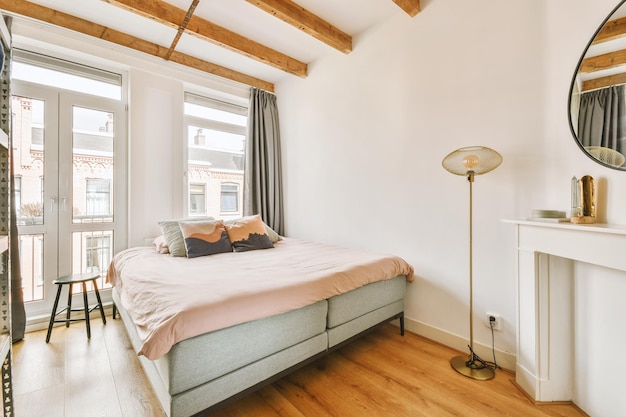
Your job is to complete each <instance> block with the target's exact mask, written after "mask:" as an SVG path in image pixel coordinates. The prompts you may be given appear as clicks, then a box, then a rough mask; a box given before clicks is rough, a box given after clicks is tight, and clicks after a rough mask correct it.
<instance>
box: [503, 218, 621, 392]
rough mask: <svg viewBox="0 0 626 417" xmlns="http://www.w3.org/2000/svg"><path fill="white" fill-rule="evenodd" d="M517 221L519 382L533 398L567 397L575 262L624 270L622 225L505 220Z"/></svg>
mask: <svg viewBox="0 0 626 417" xmlns="http://www.w3.org/2000/svg"><path fill="white" fill-rule="evenodd" d="M505 222H507V223H513V224H515V226H516V243H517V247H516V249H517V257H516V260H517V313H518V315H517V321H518V323H517V352H516V353H517V356H516V369H515V371H516V374H515V380H516V382H517V384H518V385H519V386H520V387H521V388H522V389H524V390H525V391H526V392H527V393H528V394H529V395H530V396H531V397H532V398H534V399H535V400H536V401H570V400H572V392H573V380H574V375H573V367H574V351H573V350H574V322H573V321H574V307H575V306H574V291H573V288H574V283H573V271H574V262H575V261H578V262H586V263H589V264H593V265H600V266H604V267H607V268H612V269H616V270H619V271H626V256H624V253H626V227H623V226H611V225H606V224H591V225H577V224H572V223H544V222H533V221H524V220H505Z"/></svg>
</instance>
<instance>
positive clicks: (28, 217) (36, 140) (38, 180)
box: [11, 96, 45, 226]
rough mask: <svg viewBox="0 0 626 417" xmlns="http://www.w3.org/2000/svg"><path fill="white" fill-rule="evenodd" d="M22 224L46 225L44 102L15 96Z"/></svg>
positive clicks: (16, 171) (18, 200) (19, 217)
mask: <svg viewBox="0 0 626 417" xmlns="http://www.w3.org/2000/svg"><path fill="white" fill-rule="evenodd" d="M11 106H12V107H11V111H12V115H13V126H12V129H13V152H14V153H13V158H14V160H15V164H14V174H13V175H15V177H16V179H18V178H19V180H17V181H16V186H18V187H19V189H16V191H17V195H16V208H17V222H18V225H20V226H23V225H34V224H43V222H44V217H43V214H44V210H43V173H44V142H45V140H44V137H45V132H44V126H45V124H44V111H43V109H44V102H43V101H42V100H35V99H32V98H29V97H19V96H12V97H11Z"/></svg>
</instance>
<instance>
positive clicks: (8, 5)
mask: <svg viewBox="0 0 626 417" xmlns="http://www.w3.org/2000/svg"><path fill="white" fill-rule="evenodd" d="M0 9H1V10H3V11H6V12H9V13H14V14H17V15H21V16H25V17H29V18H32V19H35V20H39V21H42V22H46V23H50V24H52V25H55V26H60V27H63V28H66V29H69V30H72V31H74V32H79V33H83V34H85V35H89V36H92V37H95V38H99V39H102V40H105V41H108V42H112V43H115V44H117V45H121V46H124V47H127V48H131V49H134V50H136V51H140V52H143V53H146V54H149V55H153V56H156V57H159V58H164V57H165V55H166V54H167V51H168V48H165V47H162V46H160V45H157V44H155V43H152V42H148V41H146V40H143V39H140V38H137V37H135V36H131V35H128V34H126V33H122V32H119V31H116V30H114V29H111V28H108V27H106V26H102V25H98V24H96V23H93V22H90V21H88V20H85V19H81V18H79V17H76V16H72V15H69V14H67V13H63V12H60V11H58V10H54V9H51V8H48V7H45V6H41V5H38V4H35V3H32V2H29V1H26V0H0ZM170 60H171V61H172V62H176V63H178V64H181V65H185V66H187V67H190V68H194V69H196V70H199V71H203V72H206V73H209V74H213V75H217V76H219V77H222V78H226V79H229V80H232V81H236V82H238V83H242V84H246V85H249V86H252V87H257V88H260V89H263V90H266V91H270V92H273V91H274V84H272V83H270V82H267V81H264V80H261V79H258V78H255V77H252V76H249V75H246V74H243V73H241V72H238V71H234V70H231V69H229V68H225V67H222V66H220V65H217V64H213V63H211V62H207V61H203V60H201V59H198V58H194V57H192V56H189V55H185V54H182V53H180V52H173V53H172V56H171V58H170Z"/></svg>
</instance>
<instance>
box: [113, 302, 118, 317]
mask: <svg viewBox="0 0 626 417" xmlns="http://www.w3.org/2000/svg"><path fill="white" fill-rule="evenodd" d="M116 317H117V306H116V305H115V303H113V320H115V318H116Z"/></svg>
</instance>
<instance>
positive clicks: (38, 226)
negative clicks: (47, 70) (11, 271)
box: [11, 81, 126, 320]
mask: <svg viewBox="0 0 626 417" xmlns="http://www.w3.org/2000/svg"><path fill="white" fill-rule="evenodd" d="M11 92H12V103H11V104H12V122H13V128H14V130H13V135H14V136H13V146H14V171H13V174H14V176H15V183H16V207H17V221H18V235H19V242H20V260H21V269H22V271H21V275H22V287H23V291H24V299H25V302H26V304H25V306H26V313H27V317H28V318H29V320H33V319H36V318H38V317H45V316H47V315H49V314H50V311H51V309H52V303H53V301H54V296H55V293H56V286H55V285H54V284H53V281H54V279H56V278H57V277H61V276H64V275H68V274H76V273H84V272H96V273H101V275H102V278H101V279H100V281H99V287H100V288H104V291H102V295H103V298H105V299H106V298H109V297H110V291H107V288H108V285H107V284H106V282H105V280H104V274H105V273H106V269H107V267H108V264H109V262H110V260H111V257H112V256H113V254H114V253H115V251H116V248H122V247H123V246H124V245H125V242H126V236H125V231H126V208H125V207H126V185H125V168H126V151H125V149H126V140H125V133H124V132H125V130H126V129H125V126H126V122H125V120H126V116H125V109H124V105H123V103H122V101H121V100H116V99H111V98H107V97H100V96H96V95H93V94H84V93H79V92H74V91H68V90H66V89H61V88H58V87H52V86H44V85H40V84H35V83H31V82H25V81H15V82H14V83H13V88H12V91H11ZM118 250H119V249H118ZM76 290H78V288H77V289H76Z"/></svg>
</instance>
